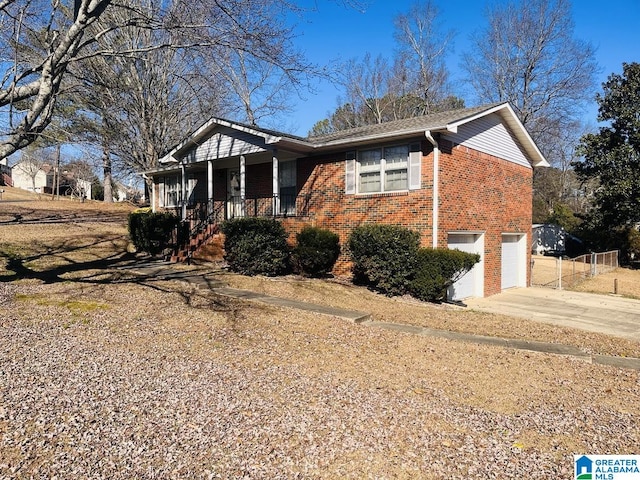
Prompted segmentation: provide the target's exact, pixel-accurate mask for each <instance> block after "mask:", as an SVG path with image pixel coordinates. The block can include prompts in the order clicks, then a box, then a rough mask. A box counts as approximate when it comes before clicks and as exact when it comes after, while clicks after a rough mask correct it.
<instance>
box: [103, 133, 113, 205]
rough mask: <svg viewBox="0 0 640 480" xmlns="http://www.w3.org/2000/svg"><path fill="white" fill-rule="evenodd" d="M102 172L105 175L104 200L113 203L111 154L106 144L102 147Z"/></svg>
mask: <svg viewBox="0 0 640 480" xmlns="http://www.w3.org/2000/svg"><path fill="white" fill-rule="evenodd" d="M102 172H103V175H104V185H103V191H104V201H105V202H106V203H113V188H112V185H113V184H112V181H113V178H112V175H111V155H110V154H109V147H107V146H106V145H104V146H103V147H102Z"/></svg>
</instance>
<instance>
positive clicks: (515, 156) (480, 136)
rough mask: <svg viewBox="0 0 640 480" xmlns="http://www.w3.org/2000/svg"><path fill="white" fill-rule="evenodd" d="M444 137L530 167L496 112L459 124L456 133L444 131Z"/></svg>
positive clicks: (518, 145)
mask: <svg viewBox="0 0 640 480" xmlns="http://www.w3.org/2000/svg"><path fill="white" fill-rule="evenodd" d="M444 138H445V139H447V140H449V141H451V142H453V143H456V144H459V145H463V146H465V147H469V148H472V149H474V150H478V151H479V152H483V153H488V154H489V155H493V156H495V157H499V158H502V159H504V160H508V161H510V162H513V163H517V164H518V165H523V166H526V167H529V168H531V164H530V163H529V161H528V160H527V158H526V156H525V155H524V153H523V151H522V148H521V147H520V144H519V143H518V142H517V141H516V139H515V138H514V137H513V136H512V135H511V133H510V132H509V130H507V128H506V127H505V125H504V124H503V123H502V120H501V118H500V116H499V115H498V114H495V113H492V114H490V115H486V116H484V117H480V118H478V119H476V120H474V121H472V122H469V123H465V124H463V125H460V126H459V127H458V132H457V133H446V134H445V135H444Z"/></svg>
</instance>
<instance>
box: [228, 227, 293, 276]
mask: <svg viewBox="0 0 640 480" xmlns="http://www.w3.org/2000/svg"><path fill="white" fill-rule="evenodd" d="M220 230H221V231H222V233H224V235H225V241H224V250H225V254H224V258H225V260H226V261H227V263H228V264H229V268H230V269H231V270H232V271H234V272H237V273H241V274H243V275H267V276H277V275H284V274H286V273H288V272H289V271H290V262H289V250H290V249H289V245H287V233H286V232H285V229H284V227H283V226H282V224H281V223H280V222H277V221H276V220H273V219H268V218H235V219H233V220H228V221H226V222H224V223H223V224H222V225H221V226H220Z"/></svg>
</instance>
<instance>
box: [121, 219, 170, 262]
mask: <svg viewBox="0 0 640 480" xmlns="http://www.w3.org/2000/svg"><path fill="white" fill-rule="evenodd" d="M177 225H178V217H177V216H175V215H174V214H172V213H169V212H152V211H151V209H148V208H144V209H139V210H134V211H133V212H131V213H130V214H129V218H128V226H129V237H130V238H131V241H132V242H133V244H134V245H135V247H136V249H137V250H140V251H142V252H146V253H148V254H150V255H157V254H158V253H160V252H162V251H163V250H164V249H165V248H167V246H168V245H169V242H170V240H171V233H172V231H173V229H174V228H175V227H176V226H177Z"/></svg>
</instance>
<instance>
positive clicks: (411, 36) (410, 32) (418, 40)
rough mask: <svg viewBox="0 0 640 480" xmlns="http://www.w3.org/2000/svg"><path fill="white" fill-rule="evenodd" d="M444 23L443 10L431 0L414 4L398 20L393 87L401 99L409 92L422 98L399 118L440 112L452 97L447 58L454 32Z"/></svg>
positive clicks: (412, 103) (396, 24)
mask: <svg viewBox="0 0 640 480" xmlns="http://www.w3.org/2000/svg"><path fill="white" fill-rule="evenodd" d="M440 25H441V22H440V18H439V11H438V9H437V7H436V6H435V5H434V4H433V2H432V1H431V0H426V1H420V2H417V3H414V4H413V5H412V6H411V8H410V10H409V11H408V12H407V13H404V14H401V15H398V16H397V17H396V19H395V29H396V30H395V39H396V43H397V45H398V53H397V55H396V58H395V65H394V75H393V78H392V84H391V85H390V88H389V89H390V91H391V92H393V94H394V95H395V96H396V97H397V98H399V99H402V98H405V97H406V96H407V95H411V96H412V97H414V98H415V99H416V100H418V99H419V101H416V100H414V101H413V102H411V103H410V105H411V107H412V109H417V111H409V112H403V111H402V110H401V109H400V111H399V112H398V113H397V114H396V116H398V117H399V118H406V117H408V116H415V115H426V114H428V113H433V112H434V111H438V110H440V108H439V107H440V105H441V104H442V103H443V102H444V101H445V100H446V99H447V98H448V97H449V96H451V92H450V89H449V85H448V77H449V72H448V70H447V67H446V63H445V60H446V54H447V53H448V51H449V49H450V48H451V42H452V39H453V32H452V31H448V32H442V31H440V29H439V26H440ZM416 103H417V105H416Z"/></svg>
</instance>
